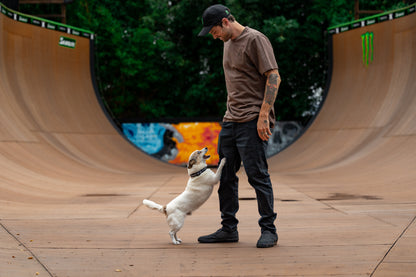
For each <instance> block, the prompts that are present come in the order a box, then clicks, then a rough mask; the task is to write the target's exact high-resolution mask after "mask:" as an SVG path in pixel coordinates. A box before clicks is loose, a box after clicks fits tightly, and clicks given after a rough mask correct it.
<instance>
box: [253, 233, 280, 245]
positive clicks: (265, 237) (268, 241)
mask: <svg viewBox="0 0 416 277" xmlns="http://www.w3.org/2000/svg"><path fill="white" fill-rule="evenodd" d="M277 240H278V237H277V234H276V233H272V232H270V231H264V232H263V233H262V234H261V236H260V238H259V240H258V241H257V248H268V247H273V246H275V245H276V244H277Z"/></svg>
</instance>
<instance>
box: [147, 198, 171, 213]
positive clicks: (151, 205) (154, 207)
mask: <svg viewBox="0 0 416 277" xmlns="http://www.w3.org/2000/svg"><path fill="white" fill-rule="evenodd" d="M143 204H144V205H146V206H147V207H149V208H150V209H152V210H158V211H159V212H161V213H162V214H166V207H164V206H162V205H159V204H157V203H155V202H153V201H150V200H147V199H144V200H143Z"/></svg>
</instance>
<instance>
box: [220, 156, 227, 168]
mask: <svg viewBox="0 0 416 277" xmlns="http://www.w3.org/2000/svg"><path fill="white" fill-rule="evenodd" d="M226 162H227V158H222V160H221V162H220V167H223V166H224V165H225V163H226Z"/></svg>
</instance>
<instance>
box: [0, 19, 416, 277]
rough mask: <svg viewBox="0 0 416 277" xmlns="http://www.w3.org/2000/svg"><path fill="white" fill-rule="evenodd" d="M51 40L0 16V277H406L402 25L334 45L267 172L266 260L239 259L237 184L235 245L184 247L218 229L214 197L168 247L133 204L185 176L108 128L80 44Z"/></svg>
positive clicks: (406, 65)
mask: <svg viewBox="0 0 416 277" xmlns="http://www.w3.org/2000/svg"><path fill="white" fill-rule="evenodd" d="M367 31H371V32H373V33H374V61H373V62H372V63H371V64H370V65H369V66H368V67H366V66H364V65H363V64H362V49H361V34H362V33H365V32H367ZM61 35H62V33H60V32H57V31H52V30H47V29H45V28H40V27H37V26H34V25H29V24H25V23H21V22H18V21H15V20H12V19H10V18H9V17H7V16H5V15H3V14H0V277H25V276H57V277H66V276H70V277H84V276H85V277H95V276H96V277H106V276H375V277H381V276H394V277H396V276H415V274H416V221H415V218H416V173H415V164H416V155H415V149H416V123H415V122H416V109H415V107H416V94H415V92H416V82H415V81H414V76H416V52H415V49H416V13H414V14H412V15H408V16H405V17H403V18H400V19H395V20H392V21H387V22H383V23H378V24H375V25H372V26H369V27H365V28H359V29H356V30H352V31H348V32H345V33H341V34H337V35H334V37H333V53H334V54H333V55H334V67H333V74H332V82H331V86H330V90H329V94H328V97H327V99H326V101H325V103H324V106H323V108H322V110H321V112H320V113H319V116H318V117H317V119H316V120H315V121H314V123H313V124H312V126H311V127H310V128H309V129H308V130H307V132H306V133H305V134H304V135H303V136H302V137H301V138H300V139H299V140H298V141H296V142H295V143H294V144H293V145H292V146H290V147H289V148H288V149H286V150H284V151H283V152H282V153H280V154H279V155H277V156H275V157H272V158H270V159H269V167H270V173H271V177H272V180H273V183H274V187H275V197H276V210H277V212H278V220H277V226H278V234H279V243H278V246H277V247H274V248H269V249H257V248H256V247H255V245H256V241H257V239H258V237H259V235H260V230H259V227H258V225H257V220H258V213H257V203H256V201H255V200H253V199H254V197H255V194H254V191H253V189H252V188H251V187H250V186H249V185H248V183H247V178H246V177H245V174H244V172H240V174H241V178H240V180H241V184H240V198H241V201H240V211H239V213H238V218H239V220H240V224H239V233H240V241H239V242H238V243H230V244H199V243H198V242H197V238H198V236H200V235H205V234H208V233H211V232H213V231H215V230H217V229H218V228H219V227H220V225H219V222H220V216H219V211H218V196H217V195H216V193H214V194H213V195H212V196H211V198H210V199H209V200H208V202H207V203H206V204H205V205H203V206H202V207H201V208H200V209H199V210H198V211H196V212H195V213H194V214H193V215H192V216H190V217H187V219H186V221H185V226H184V227H183V229H182V230H181V231H180V233H179V237H180V238H181V239H182V240H183V244H182V245H179V246H176V245H172V244H171V241H170V238H169V235H168V227H167V224H166V222H165V218H164V216H163V215H161V214H159V213H157V212H155V211H152V210H149V209H147V208H146V207H143V206H142V205H141V201H142V200H143V199H144V198H151V199H152V200H154V201H157V202H160V203H166V202H168V201H169V200H170V199H172V198H173V197H175V196H176V195H177V194H179V193H180V192H181V191H182V190H183V189H184V186H185V183H186V180H187V176H186V170H185V169H184V168H179V167H176V166H172V165H168V164H164V163H162V162H159V161H157V160H154V159H152V158H150V157H148V156H146V155H145V154H143V153H142V152H140V151H139V150H137V149H136V148H134V147H133V146H132V145H131V144H130V143H129V142H127V141H126V140H125V139H124V138H123V137H122V136H121V135H120V134H119V133H118V132H117V131H116V130H115V129H114V127H113V125H112V124H111V123H110V122H109V121H108V119H107V117H106V116H105V114H104V112H103V111H102V108H101V106H100V105H99V102H98V101H97V99H96V95H95V91H94V88H93V85H92V79H91V78H92V77H91V75H90V64H89V62H90V41H89V40H88V39H85V38H81V37H74V39H76V48H75V49H70V48H65V47H60V46H58V40H59V37H60V36H61ZM65 36H67V37H72V35H69V34H65ZM210 151H215V150H214V149H211V150H210Z"/></svg>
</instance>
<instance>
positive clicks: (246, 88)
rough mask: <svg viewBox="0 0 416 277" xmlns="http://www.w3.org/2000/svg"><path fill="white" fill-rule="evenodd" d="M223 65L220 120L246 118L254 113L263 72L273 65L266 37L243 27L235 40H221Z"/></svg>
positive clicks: (261, 96)
mask: <svg viewBox="0 0 416 277" xmlns="http://www.w3.org/2000/svg"><path fill="white" fill-rule="evenodd" d="M223 66H224V75H225V82H226V86H227V91H228V97H227V111H226V112H225V115H224V119H223V120H224V121H231V122H247V121H251V120H253V119H255V118H257V117H258V115H259V112H260V108H261V105H262V104H263V99H264V91H265V87H266V80H267V78H266V76H265V75H264V73H265V72H267V71H269V70H271V69H277V68H278V66H277V63H276V59H275V57H274V53H273V48H272V45H271V43H270V41H269V39H268V38H267V37H266V36H265V35H263V34H262V33H260V32H259V31H256V30H254V29H251V28H249V27H245V29H244V31H243V32H242V33H241V35H240V36H239V37H237V38H236V39H235V40H228V41H227V42H225V43H224V56H223ZM269 121H270V125H271V127H273V126H274V123H275V114H274V108H272V110H271V111H270V115H269Z"/></svg>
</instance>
